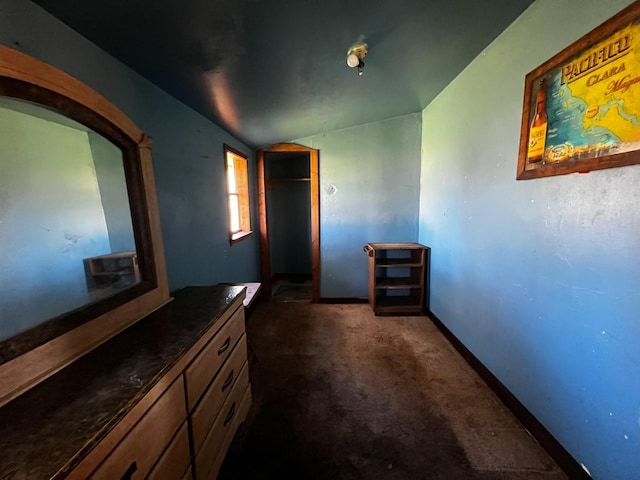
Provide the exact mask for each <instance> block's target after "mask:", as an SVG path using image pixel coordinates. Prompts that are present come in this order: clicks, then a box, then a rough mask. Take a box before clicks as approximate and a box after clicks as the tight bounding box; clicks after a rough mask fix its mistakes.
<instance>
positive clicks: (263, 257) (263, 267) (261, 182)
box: [256, 143, 320, 303]
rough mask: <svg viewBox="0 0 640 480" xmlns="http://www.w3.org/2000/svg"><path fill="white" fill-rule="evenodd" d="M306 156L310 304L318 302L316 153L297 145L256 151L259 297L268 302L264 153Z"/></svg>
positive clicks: (280, 144)
mask: <svg viewBox="0 0 640 480" xmlns="http://www.w3.org/2000/svg"><path fill="white" fill-rule="evenodd" d="M279 152H292V153H308V154H309V176H310V186H311V301H312V302H313V303H318V302H319V301H320V186H319V174H318V164H319V162H318V150H317V149H314V148H308V147H305V146H303V145H298V144H297V143H277V144H275V145H271V146H270V147H267V148H263V149H261V150H258V151H256V160H257V170H258V213H259V217H260V279H261V282H262V298H263V299H264V300H265V301H267V302H268V301H270V300H271V293H272V292H271V287H272V285H271V253H270V248H269V228H268V224H267V185H266V181H265V174H264V167H265V153H279Z"/></svg>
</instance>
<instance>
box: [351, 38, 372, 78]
mask: <svg viewBox="0 0 640 480" xmlns="http://www.w3.org/2000/svg"><path fill="white" fill-rule="evenodd" d="M366 55H367V44H366V43H360V44H358V45H354V46H353V47H351V48H350V49H349V51H348V52H347V65H349V67H351V68H355V67H358V75H362V70H363V69H364V62H363V61H362V59H363V58H364V57H365V56H366Z"/></svg>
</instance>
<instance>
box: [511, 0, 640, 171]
mask: <svg viewBox="0 0 640 480" xmlns="http://www.w3.org/2000/svg"><path fill="white" fill-rule="evenodd" d="M638 163H640V1H636V2H634V3H632V4H631V5H630V6H628V7H627V8H625V9H624V10H622V11H621V12H620V13H618V14H617V15H615V16H614V17H612V18H611V19H609V20H608V21H606V22H605V23H603V24H602V25H600V26H599V27H597V28H596V29H595V30H593V31H591V32H590V33H588V34H587V35H585V36H584V37H582V38H581V39H579V40H578V41H577V42H575V43H574V44H573V45H570V46H569V47H567V48H566V49H564V50H563V51H562V52H560V53H558V54H557V55H556V56H555V57H553V58H552V59H550V60H548V61H547V62H545V63H543V64H542V65H540V66H539V67H538V68H536V69H535V70H533V71H532V72H530V73H529V74H528V75H527V76H526V78H525V91H524V104H523V114H522V126H521V133H520V149H519V154H518V172H517V179H518V180H526V179H531V178H540V177H548V176H552V175H564V174H567V173H575V172H588V171H590V170H597V169H603V168H611V167H620V166H625V165H633V164H638Z"/></svg>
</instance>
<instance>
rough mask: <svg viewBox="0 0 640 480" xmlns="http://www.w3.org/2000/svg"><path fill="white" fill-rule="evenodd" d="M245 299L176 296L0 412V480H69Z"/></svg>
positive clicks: (198, 292)
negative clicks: (95, 448) (52, 479)
mask: <svg viewBox="0 0 640 480" xmlns="http://www.w3.org/2000/svg"><path fill="white" fill-rule="evenodd" d="M243 294H244V287H236V286H223V285H217V286H214V287H187V288H184V289H182V290H179V291H177V292H175V293H174V294H173V297H174V300H173V301H172V302H170V303H169V304H167V305H165V306H164V307H162V308H161V309H159V310H157V311H155V312H153V313H151V314H150V315H148V316H146V317H145V318H143V319H142V320H140V321H139V322H137V323H136V324H134V325H132V326H131V327H129V328H128V329H126V330H125V331H123V332H121V333H120V334H118V335H116V336H115V337H113V338H112V339H111V340H109V341H107V342H106V343H104V344H102V345H101V346H99V347H98V348H96V349H95V350H93V351H91V352H90V353H88V354H87V355H85V356H83V357H82V358H80V359H79V360H77V361H76V362H74V363H72V364H71V365H69V366H68V367H66V368H65V369H63V370H62V371H60V372H58V373H57V374H55V375H54V376H52V377H51V378H49V379H47V380H45V381H44V382H42V383H41V384H39V385H38V386H36V387H34V388H32V389H31V390H29V391H28V392H26V393H25V394H23V395H21V396H20V397H18V398H16V399H15V400H13V401H12V402H10V403H8V404H7V405H5V406H4V407H2V408H0V480H9V479H11V480H17V479H20V480H22V479H29V480H33V479H49V478H64V476H66V474H67V473H68V472H69V471H70V470H72V469H73V468H74V467H75V466H76V465H77V464H78V463H80V461H81V460H82V459H83V458H84V457H85V456H86V455H87V454H88V453H89V452H90V451H91V449H92V448H93V447H94V446H95V445H96V444H97V443H99V442H100V441H101V440H102V439H103V438H104V437H105V435H106V434H107V433H108V432H109V431H110V430H111V429H112V428H113V427H114V425H116V424H117V423H118V421H119V420H120V419H122V418H123V417H124V416H125V415H126V414H127V413H128V412H129V411H130V410H131V409H132V408H133V407H134V406H135V405H136V404H137V403H138V401H140V399H141V398H142V397H144V395H145V394H146V393H147V392H149V390H151V388H153V386H154V385H155V384H156V383H157V382H158V380H159V379H160V378H162V376H163V375H164V374H166V373H167V372H168V371H169V370H170V369H171V367H172V366H173V365H175V364H176V363H177V362H178V360H179V359H180V358H181V357H182V356H183V355H184V354H185V353H186V352H187V351H188V350H189V349H190V348H191V347H192V346H193V345H194V344H195V343H196V342H197V341H198V339H200V338H201V337H202V336H203V335H204V334H205V333H206V332H207V331H208V330H209V329H210V328H211V327H212V326H213V325H214V324H215V323H216V322H218V321H219V320H220V318H221V317H222V316H223V314H224V312H225V311H226V310H227V308H228V307H229V306H230V305H231V304H233V303H234V302H235V301H236V300H237V299H238V297H239V296H243ZM240 306H242V302H240Z"/></svg>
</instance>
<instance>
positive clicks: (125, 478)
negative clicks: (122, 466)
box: [120, 460, 138, 480]
mask: <svg viewBox="0 0 640 480" xmlns="http://www.w3.org/2000/svg"><path fill="white" fill-rule="evenodd" d="M136 470H138V464H137V463H136V462H135V460H134V461H133V462H131V465H129V468H127V471H126V472H124V474H123V475H122V477H120V480H131V477H132V476H133V474H134V473H135V471H136Z"/></svg>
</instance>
